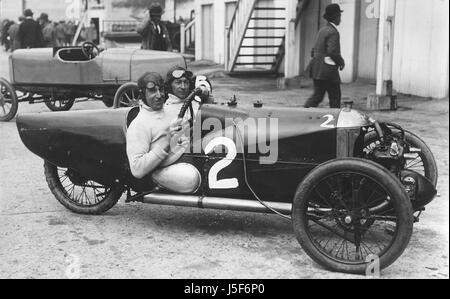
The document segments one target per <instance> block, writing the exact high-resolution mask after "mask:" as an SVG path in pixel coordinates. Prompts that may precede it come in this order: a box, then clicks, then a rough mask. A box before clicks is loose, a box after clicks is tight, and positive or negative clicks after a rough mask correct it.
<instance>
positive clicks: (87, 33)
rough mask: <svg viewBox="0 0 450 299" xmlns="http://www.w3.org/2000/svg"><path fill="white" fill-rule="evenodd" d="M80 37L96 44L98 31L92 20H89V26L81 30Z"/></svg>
mask: <svg viewBox="0 0 450 299" xmlns="http://www.w3.org/2000/svg"><path fill="white" fill-rule="evenodd" d="M82 38H83V40H85V41H87V42H91V43H94V44H98V33H97V27H96V26H95V22H94V20H91V22H90V24H89V27H87V28H85V29H84V30H83V34H82Z"/></svg>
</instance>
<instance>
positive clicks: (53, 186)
mask: <svg viewBox="0 0 450 299" xmlns="http://www.w3.org/2000/svg"><path fill="white" fill-rule="evenodd" d="M44 169H45V178H46V180H47V184H48V186H49V188H50V191H51V192H52V193H53V195H54V196H55V197H56V199H57V200H58V201H59V202H60V203H61V204H62V205H63V206H64V207H66V208H67V209H69V210H70V211H72V212H74V213H77V214H82V215H101V214H103V213H105V212H107V211H108V210H110V209H111V208H112V207H114V206H115V205H116V204H117V202H118V200H119V199H120V197H121V196H122V193H123V189H122V188H120V187H117V186H115V187H106V186H101V185H100V184H98V183H96V182H93V181H87V180H86V181H84V182H83V184H84V185H85V186H80V185H81V184H80V183H77V184H76V183H74V182H73V181H72V180H73V177H72V176H71V175H67V173H68V172H69V170H67V169H62V168H59V167H57V166H55V165H53V164H51V163H50V162H47V161H46V162H45V163H44ZM62 173H64V175H62ZM62 178H64V179H62ZM66 184H68V185H67V186H65V185H66ZM94 184H96V185H94ZM86 185H88V186H89V187H86ZM79 189H82V190H83V191H81V193H78V192H77V191H78V190H79ZM86 189H88V190H87V191H86ZM98 189H104V193H101V194H100V195H101V200H99V201H97V202H94V203H90V199H89V196H88V193H89V191H91V192H93V194H94V197H95V199H97V195H98V194H97V192H98V191H99V190H98ZM83 193H84V195H85V196H86V197H83ZM91 198H92V196H91ZM84 199H86V202H85V201H84ZM80 200H81V202H80ZM88 201H89V203H90V204H88Z"/></svg>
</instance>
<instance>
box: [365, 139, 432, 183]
mask: <svg viewBox="0 0 450 299" xmlns="http://www.w3.org/2000/svg"><path fill="white" fill-rule="evenodd" d="M405 141H406V143H408V144H409V146H410V147H412V148H416V149H419V150H420V153H414V152H411V153H405V157H406V158H407V163H406V167H405V169H409V170H413V171H416V172H418V173H419V174H421V175H423V176H425V177H426V178H427V179H429V180H430V181H431V182H432V183H433V185H434V186H435V187H436V185H437V180H438V168H437V164H436V160H435V158H434V155H433V153H432V152H431V150H430V148H429V147H428V146H427V145H426V144H425V142H424V141H423V140H422V139H420V138H419V137H418V136H417V135H415V134H413V133H411V132H409V131H405ZM378 142H379V141H378V135H377V133H376V132H369V133H368V134H367V135H366V136H365V141H364V151H365V152H366V153H368V152H370V151H371V150H372V149H373V148H374V147H375V146H376V144H377V143H378Z"/></svg>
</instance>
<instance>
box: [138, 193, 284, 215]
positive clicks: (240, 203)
mask: <svg viewBox="0 0 450 299" xmlns="http://www.w3.org/2000/svg"><path fill="white" fill-rule="evenodd" d="M142 202H143V203H147V204H156V205H166V206H179V207H191V208H199V209H214V210H228V211H241V212H254V213H267V214H272V213H273V212H272V211H271V210H269V209H268V208H266V207H265V206H263V205H262V204H261V203H260V202H259V201H257V200H245V199H234V198H220V197H202V196H193V195H171V194H157V193H153V194H150V195H146V196H144V199H143V201H142ZM264 203H265V204H266V205H267V206H269V207H270V208H272V209H274V210H275V211H277V212H279V213H282V214H285V215H290V214H291V211H292V204H289V203H280V202H264Z"/></svg>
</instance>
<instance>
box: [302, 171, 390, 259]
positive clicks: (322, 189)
mask: <svg viewBox="0 0 450 299" xmlns="http://www.w3.org/2000/svg"><path fill="white" fill-rule="evenodd" d="M332 187H334V190H333V189H332ZM342 190H347V191H346V192H343V191H342ZM389 198H390V194H388V193H387V192H386V191H385V190H384V189H383V188H382V187H381V186H380V185H379V184H377V183H376V182H375V181H373V180H371V179H370V178H368V177H365V176H363V175H360V174H345V175H342V174H340V175H334V176H330V177H328V178H326V179H324V180H322V181H321V182H320V183H319V184H318V185H317V186H316V187H315V190H314V192H312V195H311V199H310V200H309V202H308V205H307V214H306V215H307V220H306V221H307V222H306V224H307V232H308V235H309V236H310V239H311V240H312V241H313V243H314V245H315V246H316V248H318V249H319V250H320V251H321V252H322V253H323V254H325V255H327V256H328V257H330V258H332V259H334V260H337V261H339V262H344V263H349V264H359V263H365V262H366V259H367V258H368V257H369V256H373V255H377V256H382V255H383V254H384V252H385V251H386V250H388V249H389V248H390V246H391V244H392V242H393V239H394V235H395V232H396V228H397V217H395V216H384V215H380V214H378V213H376V212H371V208H373V206H374V205H377V204H380V202H384V201H386V202H388V203H389Z"/></svg>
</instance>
